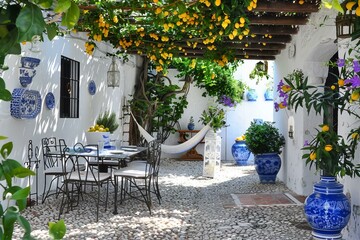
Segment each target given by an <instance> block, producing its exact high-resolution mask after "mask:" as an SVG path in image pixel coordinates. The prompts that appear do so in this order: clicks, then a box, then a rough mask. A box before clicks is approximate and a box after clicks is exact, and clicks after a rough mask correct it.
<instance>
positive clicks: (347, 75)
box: [275, 49, 360, 177]
mask: <svg viewBox="0 0 360 240" xmlns="http://www.w3.org/2000/svg"><path fill="white" fill-rule="evenodd" d="M353 50H354V49H352V50H351V51H353ZM343 60H344V63H343V66H342V67H341V69H340V70H341V71H340V76H336V77H337V78H338V79H339V80H338V82H337V83H334V85H332V86H330V87H328V86H314V85H311V84H309V83H308V77H307V76H305V75H304V74H303V72H302V71H301V70H294V71H293V72H292V73H290V74H289V75H288V76H287V77H285V78H284V79H283V81H281V82H280V84H279V87H278V92H279V93H280V95H281V98H282V99H283V103H281V104H282V105H283V106H284V107H285V105H289V106H291V107H293V108H295V111H297V110H298V108H299V107H302V108H305V109H306V111H307V113H308V114H309V113H310V111H312V110H313V111H315V113H316V114H322V115H323V116H328V115H329V114H330V111H329V109H333V111H337V110H339V112H340V114H342V113H344V112H345V113H347V114H348V115H352V116H354V117H356V118H360V116H359V114H358V112H357V111H354V104H357V103H358V101H359V100H358V99H359V90H358V88H357V86H356V85H355V86H352V81H353V79H356V77H357V74H356V73H354V70H353V69H354V66H353V64H354V63H353V60H354V59H352V58H349V59H346V60H345V59H343ZM329 64H330V65H332V66H333V67H338V66H337V64H336V63H329ZM354 82H355V81H354ZM355 83H356V82H355ZM349 103H351V104H349ZM275 104H276V103H275ZM279 105H280V104H279ZM281 108H282V107H281ZM320 127H322V130H321V131H320V130H317V134H316V135H315V136H313V139H312V140H311V141H310V142H309V143H308V144H306V145H305V146H304V147H303V148H302V149H303V150H305V151H306V152H305V154H303V156H302V158H303V159H305V160H306V163H307V164H308V165H309V167H310V168H311V167H313V166H315V169H316V170H317V171H319V170H321V171H323V172H322V174H324V175H329V176H337V175H339V176H341V177H344V176H345V175H347V176H350V177H354V176H360V164H357V165H355V164H354V163H353V159H354V157H355V150H356V148H357V145H358V139H359V137H358V136H359V134H360V128H359V127H355V128H352V129H351V130H350V132H349V134H348V136H347V139H346V141H345V140H344V138H343V137H342V136H340V135H338V133H337V132H336V131H335V130H334V129H336V126H332V123H331V122H330V123H327V122H326V121H325V120H324V124H323V125H320Z"/></svg>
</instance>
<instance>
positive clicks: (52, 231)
mask: <svg viewBox="0 0 360 240" xmlns="http://www.w3.org/2000/svg"><path fill="white" fill-rule="evenodd" d="M65 233H66V226H65V222H64V220H62V219H61V220H59V221H58V222H56V223H55V222H49V235H50V236H51V237H52V238H53V239H54V240H58V239H63V237H64V236H65Z"/></svg>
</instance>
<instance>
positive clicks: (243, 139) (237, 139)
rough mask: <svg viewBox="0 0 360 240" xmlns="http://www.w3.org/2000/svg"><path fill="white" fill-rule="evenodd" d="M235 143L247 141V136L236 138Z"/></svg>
mask: <svg viewBox="0 0 360 240" xmlns="http://www.w3.org/2000/svg"><path fill="white" fill-rule="evenodd" d="M235 141H245V135H241V136H240V137H237V138H235Z"/></svg>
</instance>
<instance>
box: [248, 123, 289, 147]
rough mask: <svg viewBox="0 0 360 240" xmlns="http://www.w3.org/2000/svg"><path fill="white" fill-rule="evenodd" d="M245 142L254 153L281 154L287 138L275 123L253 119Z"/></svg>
mask: <svg viewBox="0 0 360 240" xmlns="http://www.w3.org/2000/svg"><path fill="white" fill-rule="evenodd" d="M245 143H246V146H247V147H248V148H249V150H250V151H251V152H252V153H253V154H263V153H277V154H280V153H281V148H282V147H283V146H284V145H285V138H284V136H283V135H282V134H281V133H280V132H279V129H277V128H276V127H275V126H274V123H271V122H264V123H257V122H255V121H253V122H251V124H250V127H249V128H248V129H247V130H246V132H245Z"/></svg>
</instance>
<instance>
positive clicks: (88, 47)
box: [85, 42, 95, 55]
mask: <svg viewBox="0 0 360 240" xmlns="http://www.w3.org/2000/svg"><path fill="white" fill-rule="evenodd" d="M94 49H95V44H94V43H92V42H86V43H85V52H86V53H87V54H89V55H92V54H93V52H94Z"/></svg>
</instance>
